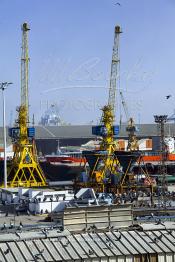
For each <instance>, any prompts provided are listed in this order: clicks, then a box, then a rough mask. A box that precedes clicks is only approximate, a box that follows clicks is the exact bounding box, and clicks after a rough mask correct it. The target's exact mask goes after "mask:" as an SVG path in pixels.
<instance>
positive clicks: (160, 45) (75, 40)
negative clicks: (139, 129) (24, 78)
mask: <svg viewBox="0 0 175 262" xmlns="http://www.w3.org/2000/svg"><path fill="white" fill-rule="evenodd" d="M117 3H120V5H119V4H117ZM24 22H27V23H28V24H29V26H30V29H31V30H30V31H29V56H30V68H29V69H30V70H29V72H30V73H29V79H30V80H29V104H30V115H33V114H34V115H35V121H36V123H37V122H38V121H39V119H40V117H41V116H42V114H44V112H45V111H46V110H47V107H48V106H50V105H52V104H56V105H57V107H58V109H59V113H60V118H61V119H62V121H64V122H65V123H70V124H89V123H98V121H99V119H100V116H101V110H100V108H102V106H104V105H105V104H106V103H107V99H108V88H109V78H110V69H111V57H112V48H113V41H114V28H115V25H120V26H121V28H122V32H123V33H122V34H121V35H120V72H119V75H120V83H119V82H118V83H117V98H116V121H117V122H118V121H119V117H120V114H122V120H123V121H126V117H125V114H124V111H123V109H122V106H121V99H120V97H119V89H121V90H122V92H123V95H124V97H125V101H126V104H127V107H128V111H129V114H130V116H132V117H133V118H134V119H135V121H136V122H137V123H138V122H139V123H153V122H154V115H156V114H167V115H169V116H170V115H172V114H173V112H174V108H175V92H174V83H175V33H174V25H175V1H174V0H116V1H115V0H86V1H85V0H84V1H83V0H23V1H21V0H13V1H12V0H0V36H1V41H0V82H6V81H7V82H13V85H10V86H9V87H8V89H7V90H6V91H5V97H6V121H7V124H12V123H13V122H14V120H15V118H16V117H17V114H16V107H17V106H19V105H20V56H21V40H22V32H21V25H22V23H24ZM169 94H171V95H172V96H171V97H170V98H169V99H166V95H169ZM120 111H121V113H120ZM0 125H2V94H0Z"/></svg>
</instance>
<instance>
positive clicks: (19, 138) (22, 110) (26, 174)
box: [7, 23, 46, 187]
mask: <svg viewBox="0 0 175 262" xmlns="http://www.w3.org/2000/svg"><path fill="white" fill-rule="evenodd" d="M29 30H30V29H29V27H28V24H27V23H24V24H23V25H22V56H21V105H20V107H19V108H18V109H17V111H18V119H17V121H16V127H14V128H10V129H9V135H10V137H11V138H12V141H13V145H14V157H13V160H12V166H11V168H10V170H9V172H8V177H7V181H8V186H9V187H19V186H23V187H31V186H45V185H46V180H45V177H44V174H43V171H42V170H41V167H40V165H39V163H38V161H37V154H36V147H35V142H34V135H35V129H34V127H29V101H28V78H29V54H28V31H29Z"/></svg>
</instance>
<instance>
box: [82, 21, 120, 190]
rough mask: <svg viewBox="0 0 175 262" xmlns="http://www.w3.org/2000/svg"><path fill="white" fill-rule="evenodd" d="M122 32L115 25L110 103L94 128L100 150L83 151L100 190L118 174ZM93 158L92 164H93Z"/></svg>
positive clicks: (91, 183) (91, 178) (93, 183)
mask: <svg viewBox="0 0 175 262" xmlns="http://www.w3.org/2000/svg"><path fill="white" fill-rule="evenodd" d="M120 34H121V29H120V26H116V27H115V33H114V46H113V53H112V63H111V75H110V86H109V97H108V104H107V105H105V106H104V107H103V108H102V117H101V123H100V125H99V126H94V127H93V128H92V133H93V134H94V135H96V136H101V137H102V141H101V143H100V150H99V151H91V152H88V151H87V152H86V151H85V152H83V154H84V156H85V157H86V159H87V161H88V163H89V167H90V171H89V178H88V185H89V186H93V187H96V188H97V189H98V191H102V192H104V191H106V190H107V185H109V184H110V183H111V175H112V176H117V174H118V168H117V167H118V165H119V162H118V159H117V158H116V156H115V154H114V152H115V150H116V149H117V144H116V142H115V139H114V136H116V135H118V133H119V127H118V126H114V120H115V103H116V83H117V76H118V68H119V35H120ZM91 160H92V162H93V163H92V164H91Z"/></svg>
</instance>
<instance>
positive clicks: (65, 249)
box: [0, 229, 175, 262]
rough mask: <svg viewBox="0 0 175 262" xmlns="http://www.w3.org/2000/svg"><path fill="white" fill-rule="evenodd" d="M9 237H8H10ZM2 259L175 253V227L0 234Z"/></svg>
mask: <svg viewBox="0 0 175 262" xmlns="http://www.w3.org/2000/svg"><path fill="white" fill-rule="evenodd" d="M10 236H11V237H10ZM0 241H1V242H0V257H1V261H10V262H11V261H12V262H13V261H14V262H15V261H20V262H23V261H37V259H38V260H39V261H63V260H64V261H70V260H79V259H90V258H94V259H95V258H99V257H100V258H107V257H114V256H115V257H116V256H130V255H140V254H147V253H149V254H153V253H158V254H162V253H175V244H174V243H175V230H166V229H164V230H153V231H134V230H131V231H121V232H120V231H116V232H115V231H109V232H95V233H81V234H71V233H68V232H67V231H66V232H62V233H60V232H59V231H57V230H51V231H50V232H48V234H47V235H46V234H43V233H42V232H25V233H21V237H20V238H19V237H17V238H16V234H12V233H11V234H6V233H5V234H3V235H2V234H1V235H0Z"/></svg>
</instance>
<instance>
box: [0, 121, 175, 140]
mask: <svg viewBox="0 0 175 262" xmlns="http://www.w3.org/2000/svg"><path fill="white" fill-rule="evenodd" d="M137 127H138V129H139V131H138V132H137V136H138V137H145V136H146V137H149V136H150V137H151V136H157V135H158V128H157V125H156V124H139V125H137ZM35 130H36V139H54V138H55V139H63V138H64V139H65V138H89V139H92V138H94V137H95V136H94V135H92V126H91V125H70V126H47V127H44V126H35ZM169 130H171V134H172V136H173V135H175V125H174V124H170V123H168V124H166V125H165V135H169ZM7 135H8V132H7ZM119 137H128V133H127V132H126V125H123V126H122V127H121V130H120V134H119ZM7 139H8V142H10V138H9V137H8V136H7ZM2 141H3V128H2V127H0V142H2Z"/></svg>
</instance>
